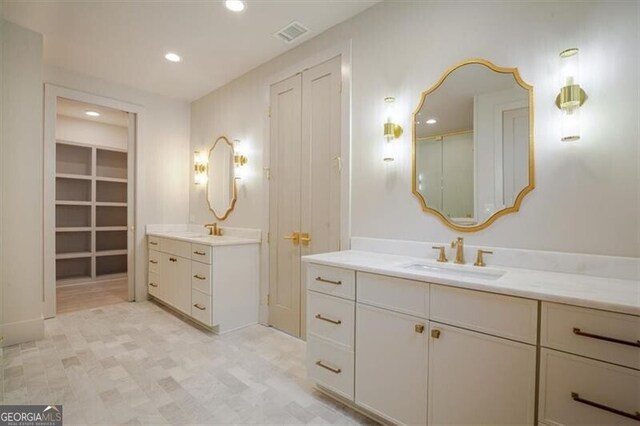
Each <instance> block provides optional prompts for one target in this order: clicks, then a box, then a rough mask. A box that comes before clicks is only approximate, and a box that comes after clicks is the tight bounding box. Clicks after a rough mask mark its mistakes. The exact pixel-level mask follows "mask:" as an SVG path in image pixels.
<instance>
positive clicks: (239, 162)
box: [233, 139, 249, 179]
mask: <svg viewBox="0 0 640 426" xmlns="http://www.w3.org/2000/svg"><path fill="white" fill-rule="evenodd" d="M233 152H234V155H233V163H234V164H235V166H236V171H235V177H236V179H242V176H243V173H242V171H243V170H242V169H243V166H244V165H245V164H247V162H248V161H249V159H248V158H247V156H246V155H244V154H243V153H242V148H241V147H240V139H234V140H233Z"/></svg>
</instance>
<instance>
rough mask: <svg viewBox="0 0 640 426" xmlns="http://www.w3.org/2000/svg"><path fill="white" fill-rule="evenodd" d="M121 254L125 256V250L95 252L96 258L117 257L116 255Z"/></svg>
mask: <svg viewBox="0 0 640 426" xmlns="http://www.w3.org/2000/svg"><path fill="white" fill-rule="evenodd" d="M122 254H125V255H126V254H127V249H123V250H99V251H96V256H117V255H122Z"/></svg>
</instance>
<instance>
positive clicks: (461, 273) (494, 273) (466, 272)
mask: <svg viewBox="0 0 640 426" xmlns="http://www.w3.org/2000/svg"><path fill="white" fill-rule="evenodd" d="M404 268H405V269H411V270H412V271H418V272H426V273H428V272H434V273H438V274H447V275H453V276H457V277H467V278H481V279H483V280H497V279H498V278H500V277H502V276H503V275H504V274H505V271H501V270H499V269H482V270H480V269H470V267H463V266H460V267H456V266H439V265H430V264H426V263H411V264H409V265H406V266H404Z"/></svg>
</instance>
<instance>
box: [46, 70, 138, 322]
mask: <svg viewBox="0 0 640 426" xmlns="http://www.w3.org/2000/svg"><path fill="white" fill-rule="evenodd" d="M58 98H66V99H71V100H74V101H79V102H85V103H90V104H94V105H98V106H102V107H106V108H112V109H117V110H120V111H124V112H127V113H129V114H130V116H129V123H130V124H131V123H133V124H134V125H135V127H134V129H133V132H132V131H131V129H129V135H130V136H133V138H131V140H129V141H128V146H127V168H128V172H127V174H128V176H130V177H133V182H128V185H127V186H128V187H127V201H128V203H127V206H128V208H127V222H128V223H129V225H128V226H129V227H130V229H129V233H128V236H127V250H128V256H127V278H128V299H129V301H130V302H133V301H134V300H135V290H136V282H135V276H136V274H135V272H136V270H135V240H136V239H135V231H136V229H135V224H136V223H137V219H138V217H137V209H136V204H135V200H136V199H137V198H138V197H137V195H138V187H137V185H136V182H137V180H138V174H137V173H138V169H137V167H136V164H137V155H136V154H137V141H138V138H139V129H140V123H141V121H142V118H143V112H144V108H143V107H142V106H140V105H135V104H131V103H128V102H123V101H119V100H116V99H112V98H107V97H104V96H99V95H94V94H91V93H87V92H82V91H79V90H74V89H69V88H66V87H62V86H57V85H55V84H50V83H45V84H44V128H43V131H44V134H43V136H44V141H43V142H44V164H43V167H44V174H43V176H44V178H43V180H44V195H43V198H44V199H43V244H44V245H43V254H44V260H43V263H44V265H43V266H44V282H43V292H42V302H43V310H42V312H43V316H44V318H53V317H55V316H56V277H55V271H56V256H55V253H56V247H55V245H56V243H55V241H56V234H55V182H56V179H55V167H56V150H55V147H56V116H57V99H58Z"/></svg>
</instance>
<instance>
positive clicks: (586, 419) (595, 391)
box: [538, 348, 640, 425]
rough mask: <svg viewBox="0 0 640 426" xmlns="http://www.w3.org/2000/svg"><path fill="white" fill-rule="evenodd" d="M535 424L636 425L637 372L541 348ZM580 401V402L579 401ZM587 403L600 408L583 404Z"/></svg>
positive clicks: (639, 389) (638, 408)
mask: <svg viewBox="0 0 640 426" xmlns="http://www.w3.org/2000/svg"><path fill="white" fill-rule="evenodd" d="M540 357H541V358H540V401H539V413H538V417H539V421H540V422H541V423H543V424H549V425H587V424H590V425H627V424H628V425H637V424H638V421H637V420H640V414H638V415H637V420H634V419H632V418H629V417H625V416H624V415H623V414H622V413H617V414H616V413H613V412H610V411H607V410H606V409H605V407H609V408H612V409H614V410H619V411H621V412H623V413H627V414H628V415H629V416H636V412H640V386H639V385H638V384H639V383H640V372H639V371H636V370H633V369H630V368H625V367H619V366H617V365H611V364H607V363H604V362H601V361H595V360H591V359H587V358H583V357H579V356H575V355H570V354H566V353H563V352H557V351H554V350H551V349H544V348H543V349H542V351H541V353H540ZM581 400H582V402H581ZM585 401H590V402H593V403H596V404H600V405H601V406H602V407H594V406H592V405H589V404H587V403H586V402H585Z"/></svg>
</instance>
